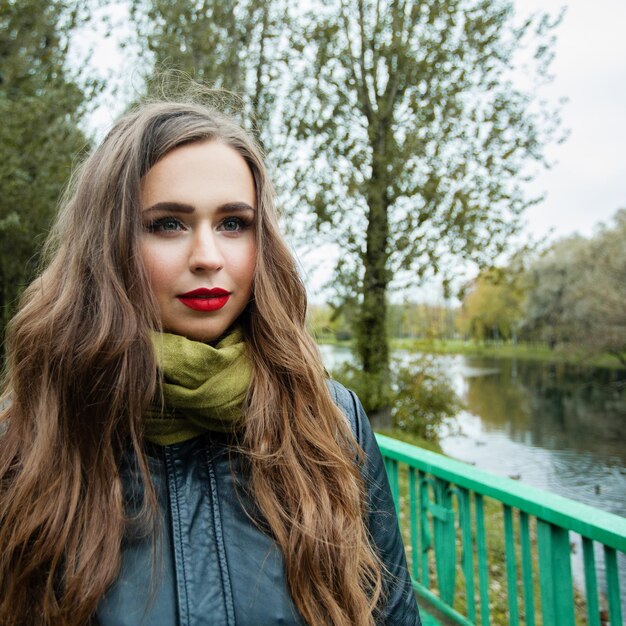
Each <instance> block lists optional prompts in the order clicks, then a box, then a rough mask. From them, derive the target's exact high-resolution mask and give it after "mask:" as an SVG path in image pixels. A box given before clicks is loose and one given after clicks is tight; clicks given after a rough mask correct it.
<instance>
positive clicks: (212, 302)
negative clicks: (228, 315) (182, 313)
mask: <svg viewBox="0 0 626 626" xmlns="http://www.w3.org/2000/svg"><path fill="white" fill-rule="evenodd" d="M176 297H177V298H178V299H179V300H180V301H181V302H182V303H183V304H184V305H185V306H188V307H189V308H190V309H193V310H194V311H205V312H210V311H217V310H218V309H221V308H222V307H223V306H224V305H225V304H226V303H227V302H228V298H230V291H226V290H225V289H220V288H219V287H215V288H213V289H194V290H193V291H188V292H187V293H181V294H180V295H179V296H176Z"/></svg>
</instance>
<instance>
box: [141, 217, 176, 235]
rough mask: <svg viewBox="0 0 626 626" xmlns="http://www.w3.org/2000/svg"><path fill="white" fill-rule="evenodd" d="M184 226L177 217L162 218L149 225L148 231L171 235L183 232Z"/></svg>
mask: <svg viewBox="0 0 626 626" xmlns="http://www.w3.org/2000/svg"><path fill="white" fill-rule="evenodd" d="M182 228H183V224H182V222H181V221H180V220H177V219H176V218H175V217H161V218H159V219H157V220H154V221H153V222H151V223H150V224H148V230H149V231H150V232H151V233H170V232H174V231H177V230H182Z"/></svg>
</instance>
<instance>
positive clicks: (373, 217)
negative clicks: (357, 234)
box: [357, 126, 389, 419]
mask: <svg viewBox="0 0 626 626" xmlns="http://www.w3.org/2000/svg"><path fill="white" fill-rule="evenodd" d="M372 147H373V160H372V177H371V179H370V180H369V183H368V189H367V203H368V220H367V236H366V249H365V255H364V268H365V273H364V278H363V294H362V295H363V300H362V307H361V310H360V313H359V319H358V322H357V352H358V355H359V358H360V360H361V364H362V367H363V372H364V373H365V381H366V388H367V392H366V394H365V397H364V398H362V399H363V402H364V404H365V405H366V408H367V410H368V411H369V413H370V417H372V416H373V415H372V414H375V415H376V417H378V418H383V419H384V417H385V416H386V415H388V414H389V342H388V338H387V325H386V320H387V300H386V296H387V285H388V284H389V268H388V267H387V263H388V258H389V253H388V244H389V220H388V215H387V209H388V207H389V201H388V198H387V180H386V179H387V172H386V159H385V132H384V128H382V127H380V126H379V128H378V129H377V131H376V132H375V134H374V137H373V141H372Z"/></svg>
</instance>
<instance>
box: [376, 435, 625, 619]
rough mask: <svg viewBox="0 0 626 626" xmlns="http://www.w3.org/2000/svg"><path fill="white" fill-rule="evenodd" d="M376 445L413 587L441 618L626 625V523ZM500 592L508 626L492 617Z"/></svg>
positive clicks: (450, 463) (429, 455)
mask: <svg viewBox="0 0 626 626" xmlns="http://www.w3.org/2000/svg"><path fill="white" fill-rule="evenodd" d="M377 439H378V443H379V445H380V448H381V452H382V454H383V458H384V460H385V466H386V468H387V473H388V476H389V481H390V484H391V490H392V493H393V495H394V500H395V502H396V508H397V511H398V517H399V519H400V525H401V527H402V529H403V533H404V534H405V537H406V538H407V543H408V546H409V550H408V551H409V560H410V566H411V574H412V576H413V582H414V587H415V589H416V591H417V592H418V593H419V594H420V595H422V596H423V597H424V598H425V599H426V601H427V602H428V603H430V604H431V605H432V606H434V607H435V608H436V609H438V610H439V611H440V612H441V613H443V614H444V615H445V616H447V617H448V618H449V619H451V620H452V621H454V622H456V623H458V624H462V625H464V626H474V625H477V624H480V626H489V625H490V624H500V623H506V624H510V625H511V626H518V625H520V624H524V625H525V626H540V624H543V626H576V625H577V624H580V623H581V620H580V614H581V612H582V611H583V610H584V614H585V615H586V622H584V623H587V624H589V625H590V626H608V625H609V624H610V626H623V621H622V598H621V595H620V575H619V571H618V569H619V566H618V554H619V553H622V557H623V556H624V554H623V553H625V552H626V519H624V518H621V517H619V516H617V515H613V514H611V513H607V512H605V511H601V510H598V509H595V508H593V507H590V506H587V505H585V504H581V503H578V502H574V501H572V500H569V499H567V498H563V497H561V496H557V495H555V494H551V493H548V492H545V491H542V490H541V489H537V488H534V487H531V486H527V485H523V484H520V483H518V482H517V481H514V480H511V479H509V478H504V477H500V476H497V475H495V474H491V473H488V472H484V471H482V470H479V469H477V468H475V467H472V466H470V465H467V464H465V463H462V462H460V461H455V460H454V459H450V458H448V457H445V456H443V455H440V454H436V453H434V452H430V451H428V450H422V449H420V448H416V447H415V446H412V445H410V444H407V443H404V442H401V441H398V440H396V439H392V438H390V437H386V436H384V435H377ZM497 503H499V504H497ZM495 507H499V508H501V510H500V511H498V510H497V509H495ZM570 533H574V534H575V535H573V536H572V537H570ZM571 540H573V544H572V543H570V542H571ZM494 544H495V546H494ZM578 544H580V545H582V560H581V569H582V570H583V572H584V584H583V585H582V588H581V589H576V590H575V586H574V581H573V576H572V558H571V553H572V545H574V546H576V545H578ZM502 560H503V561H504V571H503V572H498V568H499V567H500V565H501V563H502ZM601 562H603V564H604V568H601V567H599V565H602V563H601ZM598 574H600V576H598ZM602 578H603V579H604V583H605V585H604V587H605V593H604V594H603V593H602V592H601V591H600V590H599V584H598V583H599V581H600V579H602ZM600 582H601V581H600ZM502 583H504V585H505V587H506V606H505V607H504V608H503V609H502V608H501V610H504V611H505V612H506V622H502V621H501V618H496V617H495V616H494V615H493V612H494V609H497V608H498V607H495V606H494V595H498V593H497V592H498V587H499V586H501V585H502ZM500 595H501V594H500ZM581 607H582V608H581ZM577 613H578V615H577ZM494 620H496V621H494Z"/></svg>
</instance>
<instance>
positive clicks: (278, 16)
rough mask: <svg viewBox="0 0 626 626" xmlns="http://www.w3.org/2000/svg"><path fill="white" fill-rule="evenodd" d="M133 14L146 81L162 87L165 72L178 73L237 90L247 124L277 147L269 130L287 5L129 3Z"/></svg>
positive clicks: (222, 0)
mask: <svg viewBox="0 0 626 626" xmlns="http://www.w3.org/2000/svg"><path fill="white" fill-rule="evenodd" d="M131 17H132V20H133V23H134V25H135V28H136V35H137V41H138V42H139V45H140V47H141V49H142V51H143V54H144V57H145V58H147V59H149V60H150V63H151V65H150V67H151V68H152V69H151V70H150V72H149V73H148V77H147V78H148V83H150V82H151V81H154V80H156V82H157V86H158V81H159V77H160V75H161V73H162V72H163V70H164V69H173V70H178V71H180V72H182V73H183V74H184V75H187V76H189V77H191V78H193V79H194V80H196V81H197V82H199V83H202V84H203V85H205V86H208V87H210V88H215V89H222V90H227V91H229V92H232V93H233V94H234V95H235V96H238V97H240V98H241V100H242V103H243V108H242V110H241V111H239V113H241V117H242V121H243V122H244V124H245V125H247V126H248V127H249V128H251V129H253V130H255V131H257V132H258V133H259V137H260V139H261V143H262V144H264V145H265V146H266V147H270V146H271V147H272V148H274V149H276V142H275V141H273V140H274V139H275V135H274V134H273V133H272V132H271V125H272V120H273V118H274V116H275V114H276V110H277V108H278V105H277V93H278V89H279V88H278V86H277V82H278V81H279V79H280V78H281V76H282V74H283V73H284V72H285V64H286V63H287V55H286V49H285V48H286V42H287V40H286V39H285V38H284V33H285V31H286V29H288V28H289V23H290V13H289V2H288V1H287V0H206V1H204V2H172V1H171V0H131ZM184 82H185V81H184V80H183V83H184ZM275 156H276V155H275Z"/></svg>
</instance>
